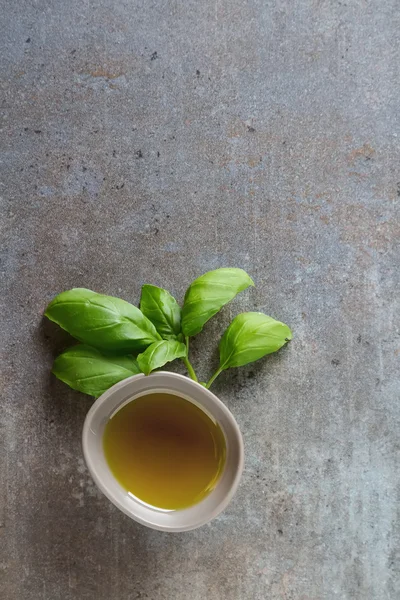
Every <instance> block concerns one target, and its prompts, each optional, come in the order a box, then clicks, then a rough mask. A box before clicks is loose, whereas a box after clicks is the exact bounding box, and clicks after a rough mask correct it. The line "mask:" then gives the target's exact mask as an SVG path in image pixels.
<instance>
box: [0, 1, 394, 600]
mask: <svg viewBox="0 0 400 600" xmlns="http://www.w3.org/2000/svg"><path fill="white" fill-rule="evenodd" d="M0 5H1V15H2V35H1V46H2V50H1V70H2V116H3V121H2V131H1V142H2V154H1V160H2V165H1V169H2V183H1V190H0V191H1V196H2V208H3V218H2V227H3V233H2V241H3V242H4V252H3V261H2V274H3V289H4V290H5V294H4V295H3V298H4V305H3V310H2V316H3V317H4V324H3V326H2V340H3V364H4V369H3V392H4V396H3V400H2V407H1V412H0V450H1V453H0V478H1V487H0V525H1V528H0V536H1V543H0V597H1V598H2V600H3V599H4V600H136V599H141V600H144V599H146V600H278V599H279V600H334V599H336V598H338V599H346V600H348V599H349V600H389V599H390V600H395V599H397V598H399V596H400V584H399V579H398V560H399V556H398V555H397V559H396V550H397V551H398V550H399V544H400V537H399V529H398V525H399V512H398V510H399V496H398V491H399V487H398V481H399V454H398V452H399V447H400V440H399V413H400V404H399V388H400V385H399V378H398V373H399V370H398V369H399V357H400V337H399V310H398V309H399V304H398V301H399V239H400V227H399V223H400V220H399V204H400V151H399V137H398V136H399V135H400V128H399V106H400V100H399V97H400V94H399V92H400V89H399V88H400V86H399V82H400V79H399V78H400V75H399V52H398V50H399V41H400V36H399V31H400V5H399V4H398V1H397V0H348V1H347V2H339V1H336V0H293V1H290V0H246V1H245V0H197V1H195V0H186V1H185V2H183V1H178V0H147V1H145V0H114V1H113V2H111V1H110V0H80V1H78V0H68V1H63V0H19V1H18V2H7V0H1V2H0ZM219 266H240V267H243V268H244V269H246V270H247V271H248V272H249V273H250V274H251V275H252V276H253V277H254V279H255V281H256V283H257V288H256V290H252V291H249V292H244V293H243V294H241V295H240V297H238V299H237V300H235V301H234V302H233V303H232V304H231V305H230V306H229V307H228V308H227V309H225V310H223V311H222V313H221V315H220V316H219V317H217V318H215V319H214V320H213V321H212V322H210V323H209V325H208V326H207V328H206V331H205V332H204V334H201V335H200V336H198V338H197V339H196V340H195V341H194V342H193V361H194V362H195V363H196V364H197V365H198V366H199V371H200V373H201V375H202V377H203V378H205V377H206V376H207V375H209V374H210V373H211V370H212V368H213V367H214V366H215V363H216V360H217V354H216V344H217V340H218V338H219V336H220V334H221V332H222V330H223V328H224V327H225V326H226V324H227V323H228V322H229V319H230V318H232V316H233V315H234V314H235V313H237V312H239V311H241V310H252V309H260V310H263V311H265V312H267V313H268V314H271V315H272V316H274V317H276V318H279V319H281V320H283V321H285V322H287V323H288V324H290V325H291V327H292V328H293V331H294V339H293V342H292V343H291V344H290V347H288V348H286V349H284V350H283V351H281V352H280V353H279V354H278V355H275V356H272V357H270V358H268V359H266V360H264V361H260V362H259V363H257V364H255V365H254V366H250V367H249V368H243V369H241V370H239V369H237V370H235V371H232V372H230V373H226V374H225V375H223V376H221V377H220V379H219V381H218V383H217V384H216V386H215V391H216V393H217V394H219V395H220V397H221V398H222V399H223V400H224V401H225V402H226V403H227V405H228V406H229V407H230V409H231V410H232V411H233V413H234V414H235V416H236V417H237V419H238V421H239V423H240V425H241V427H242V430H243V433H244V438H245V446H246V469H245V474H244V478H243V483H242V485H241V487H240V490H239V492H238V494H237V496H236V497H235V499H234V501H233V502H232V504H231V505H230V506H229V508H228V509H227V510H226V512H225V513H224V514H223V515H222V516H221V517H219V518H218V519H217V520H216V521H215V522H213V523H212V524H210V525H209V526H206V527H203V528H202V529H200V530H198V531H194V532H192V533H186V534H177V535H172V534H165V533H158V532H155V531H150V530H147V529H145V528H143V527H141V526H139V525H137V524H135V523H134V522H132V521H130V520H129V519H128V518H127V517H125V516H124V515H123V514H121V513H119V512H118V510H117V509H115V508H114V507H113V506H112V505H111V504H110V503H109V502H108V501H107V500H106V499H105V498H104V497H102V496H101V494H100V493H99V492H98V491H97V490H96V488H95V487H94V484H93V482H92V481H91V479H90V477H89V474H88V472H87V470H86V468H85V466H84V464H83V461H82V453H81V447H80V434H81V428H82V423H83V420H84V417H85V414H86V412H87V410H88V408H89V406H90V404H91V400H90V399H89V398H86V397H84V396H81V395H79V394H77V393H74V392H73V391H70V390H69V389H67V388H66V386H64V385H62V384H61V383H59V382H58V381H56V380H55V378H53V377H52V376H51V375H50V367H51V362H52V358H53V355H54V354H55V353H56V352H57V351H59V350H60V349H61V348H63V347H65V345H66V344H67V343H69V340H67V339H66V336H64V335H63V334H61V333H60V332H58V331H57V330H56V328H55V327H52V326H50V324H47V323H44V321H43V320H42V313H43V310H44V308H45V306H46V304H47V302H48V301H49V300H50V299H51V298H52V297H53V296H54V295H55V294H57V293H58V292H60V291H62V290H64V289H66V288H70V287H73V286H85V287H89V288H93V289H95V290H98V291H102V292H105V293H109V294H115V295H120V296H121V297H123V298H125V299H127V300H131V301H133V302H137V300H138V297H139V292H140V286H141V285H142V283H144V282H149V283H155V284H158V285H163V286H165V287H167V288H168V289H170V290H171V291H172V292H173V293H174V294H176V295H177V296H178V297H179V298H182V297H183V294H184V291H185V288H186V286H187V284H188V283H189V282H190V281H191V279H193V278H194V277H195V276H197V275H200V274H201V273H203V272H204V271H207V270H210V269H213V268H215V267H219ZM396 309H397V310H396ZM396 316H397V318H396ZM177 368H179V367H177ZM396 494H397V496H396ZM396 573H397V578H396Z"/></svg>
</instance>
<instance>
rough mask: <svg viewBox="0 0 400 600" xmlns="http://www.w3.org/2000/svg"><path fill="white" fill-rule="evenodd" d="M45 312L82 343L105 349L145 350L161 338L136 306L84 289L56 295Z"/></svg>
mask: <svg viewBox="0 0 400 600" xmlns="http://www.w3.org/2000/svg"><path fill="white" fill-rule="evenodd" d="M45 315H46V317H48V318H49V319H50V320H51V321H54V322H55V323H57V324H58V325H60V327H62V328H63V329H65V330H66V331H68V333H70V334H71V335H72V336H73V337H75V338H76V339H77V340H79V341H80V342H83V343H85V344H89V345H90V346H94V347H95V348H100V349H104V350H112V351H123V352H129V351H133V350H143V349H144V348H147V346H149V345H150V344H152V343H153V342H155V341H157V340H160V339H161V337H160V335H159V334H158V333H157V331H156V328H155V327H154V325H153V323H151V321H149V319H147V318H146V317H145V316H144V314H143V313H142V312H141V311H140V310H139V309H138V308H137V307H136V306H133V305H132V304H129V302H125V300H121V299H120V298H114V297H113V296H104V295H103V294H97V293H96V292H92V291H91V290H86V289H84V288H75V289H72V290H69V291H67V292H62V293H61V294H59V295H58V296H56V297H55V298H54V300H53V301H52V302H50V304H49V306H48V307H47V310H46V312H45Z"/></svg>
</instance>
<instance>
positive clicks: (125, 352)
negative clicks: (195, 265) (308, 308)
mask: <svg viewBox="0 0 400 600" xmlns="http://www.w3.org/2000/svg"><path fill="white" fill-rule="evenodd" d="M253 285H254V283H253V280H252V279H251V278H250V277H249V275H248V274H247V273H246V272H245V271H243V270H242V269H233V268H227V269H216V270H215V271H209V272H208V273H205V274H204V275H202V276H201V277H198V278H197V279H195V280H194V281H193V283H192V284H191V285H190V286H189V288H188V289H187V291H186V294H185V299H184V303H183V307H182V310H181V308H180V306H179V304H178V302H177V301H176V300H175V298H174V297H173V296H172V295H171V294H170V293H169V292H167V290H164V289H163V288H160V287H157V286H154V285H148V284H146V285H144V286H143V287H142V294H141V299H140V308H137V307H136V306H134V305H133V304H130V303H129V302H126V301H125V300H121V299H120V298H115V297H113V296H106V295H104V294H98V293H96V292H93V291H91V290H87V289H85V288H74V289H72V290H68V291H66V292H62V293H61V294H59V295H58V296H56V298H54V300H52V302H50V304H49V305H48V307H47V309H46V312H45V315H46V316H47V317H48V318H49V319H50V320H51V321H54V322H55V323H57V324H58V325H59V326H60V327H62V328H63V329H65V330H66V331H68V332H69V333H70V334H71V335H72V336H73V337H75V338H76V339H77V340H78V341H79V342H82V343H81V344H80V345H77V346H73V347H72V348H69V349H68V350H66V351H65V352H63V353H62V354H61V355H60V356H59V357H58V358H56V360H55V362H54V366H53V373H54V374H55V375H56V377H58V378H59V379H61V381H63V382H65V383H67V384H68V385H69V386H70V387H72V388H73V389H75V390H78V391H81V392H83V393H85V394H90V395H92V396H95V397H97V396H99V395H101V394H102V393H103V392H105V391H106V390H107V389H108V388H109V387H111V386H112V385H114V384H115V383H117V382H118V381H121V380H122V379H125V378H127V377H131V376H133V375H137V374H139V373H144V374H145V375H149V374H150V373H151V372H152V371H154V370H155V369H159V368H161V367H163V366H164V365H165V364H167V363H169V362H171V361H173V360H175V359H181V360H183V362H184V364H185V365H186V368H187V370H188V374H189V376H190V377H191V378H192V379H194V380H195V381H198V378H197V375H196V373H195V371H194V369H193V366H192V364H191V363H190V361H189V338H190V337H192V336H194V335H196V334H197V333H199V332H200V331H202V329H203V327H204V325H205V324H206V323H207V321H208V320H209V319H211V317H213V316H214V315H215V314H216V313H217V312H218V311H219V310H220V309H221V308H222V307H223V306H224V305H225V304H227V303H228V302H230V301H231V300H232V299H233V298H234V297H235V296H236V295H237V294H238V293H239V292H241V291H243V290H245V289H246V288H248V287H249V286H253ZM291 339H292V333H291V331H290V329H289V327H288V326H287V325H285V324H284V323H281V322H279V321H275V319H273V318H272V317H269V316H267V315H264V314H263V313H259V312H247V313H242V314H239V315H237V317H235V318H234V319H233V321H232V323H231V324H230V325H229V327H228V328H227V330H226V331H225V333H224V334H223V336H222V339H221V342H220V345H219V351H220V365H219V367H218V369H217V371H216V372H215V373H214V375H213V376H212V377H211V378H210V380H209V381H208V383H206V384H202V385H205V386H206V387H207V388H209V387H210V385H211V384H212V383H213V381H214V380H215V379H216V377H217V376H218V375H219V374H220V373H222V371H224V370H225V369H228V368H231V367H239V366H242V365H246V364H248V363H250V362H253V361H256V360H258V359H260V358H262V357H263V356H265V355H267V354H271V353H272V352H276V351H277V350H279V349H280V348H281V347H282V346H283V345H285V344H286V343H287V342H288V341H289V340H291ZM138 353H139V354H138ZM134 355H135V356H136V355H137V358H134Z"/></svg>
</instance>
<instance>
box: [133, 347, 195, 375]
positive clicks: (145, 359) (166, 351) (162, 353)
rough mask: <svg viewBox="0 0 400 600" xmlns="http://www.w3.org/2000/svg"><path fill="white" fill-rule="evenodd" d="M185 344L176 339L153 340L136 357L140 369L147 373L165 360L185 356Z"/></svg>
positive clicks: (164, 362) (157, 367) (160, 365)
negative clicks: (152, 342)
mask: <svg viewBox="0 0 400 600" xmlns="http://www.w3.org/2000/svg"><path fill="white" fill-rule="evenodd" d="M185 356H186V346H185V344H182V343H181V342H178V341H176V340H162V341H161V342H154V344H151V346H149V347H148V348H147V350H145V351H144V352H143V353H142V354H139V356H138V357H137V361H138V365H139V367H140V369H141V370H142V371H143V373H145V375H148V374H149V373H151V372H152V371H154V369H159V368H160V367H162V366H163V365H165V364H166V363H167V362H171V361H172V360H175V359H176V358H185Z"/></svg>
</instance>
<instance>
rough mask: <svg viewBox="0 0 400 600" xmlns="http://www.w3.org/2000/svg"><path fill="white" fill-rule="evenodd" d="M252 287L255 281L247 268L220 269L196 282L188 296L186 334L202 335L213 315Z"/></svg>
mask: <svg viewBox="0 0 400 600" xmlns="http://www.w3.org/2000/svg"><path fill="white" fill-rule="evenodd" d="M250 285H254V282H253V280H252V279H251V277H249V275H247V273H246V272H245V271H243V269H216V270H215V271H209V272H208V273H205V274H204V275H202V276H201V277H198V278H197V279H195V280H194V281H193V283H192V284H191V285H190V287H189V288H188V290H187V292H186V295H185V302H184V305H183V309H182V331H183V333H184V334H185V335H186V336H192V335H196V333H199V332H200V331H201V330H202V329H203V326H204V324H205V323H207V321H208V320H209V319H211V317H212V316H214V315H215V314H216V313H217V312H218V311H219V310H220V309H221V308H222V307H223V306H224V305H225V304H227V303H228V302H230V300H232V298H234V297H235V296H236V294H238V293H239V292H241V291H242V290H245V289H246V288H248V287H249V286H250Z"/></svg>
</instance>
